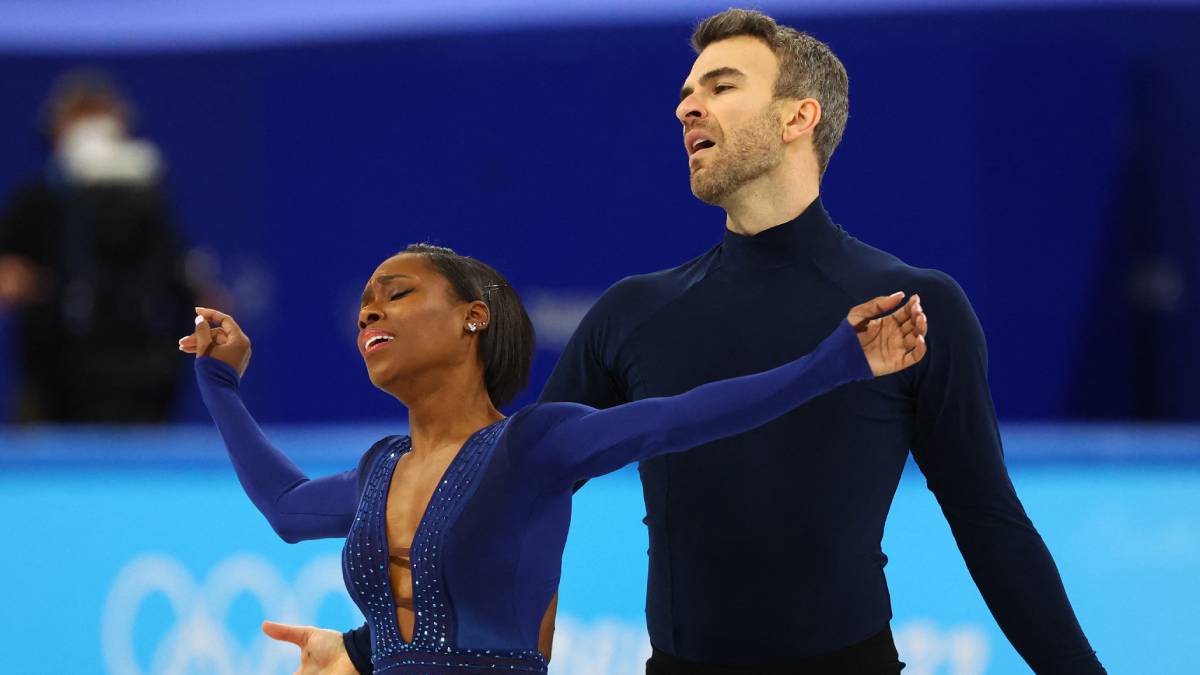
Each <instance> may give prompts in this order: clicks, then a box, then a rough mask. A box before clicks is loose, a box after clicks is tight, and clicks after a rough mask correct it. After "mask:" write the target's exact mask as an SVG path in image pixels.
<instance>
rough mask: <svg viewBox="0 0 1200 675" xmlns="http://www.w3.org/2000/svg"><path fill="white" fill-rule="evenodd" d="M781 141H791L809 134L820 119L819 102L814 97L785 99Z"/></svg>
mask: <svg viewBox="0 0 1200 675" xmlns="http://www.w3.org/2000/svg"><path fill="white" fill-rule="evenodd" d="M785 103H786V105H785V107H784V113H785V114H786V115H787V117H786V118H785V119H784V121H783V142H784V143H791V142H793V141H795V140H797V139H800V138H803V137H804V136H811V135H812V133H813V130H814V129H816V128H817V123H818V122H820V121H821V104H820V103H819V102H817V99H815V98H803V99H785Z"/></svg>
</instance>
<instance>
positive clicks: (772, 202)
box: [722, 176, 821, 237]
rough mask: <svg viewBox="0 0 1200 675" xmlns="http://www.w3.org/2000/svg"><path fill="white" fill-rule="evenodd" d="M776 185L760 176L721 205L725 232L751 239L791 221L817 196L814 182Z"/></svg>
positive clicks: (818, 193)
mask: <svg viewBox="0 0 1200 675" xmlns="http://www.w3.org/2000/svg"><path fill="white" fill-rule="evenodd" d="M779 182H780V181H778V180H772V177H770V176H763V177H762V178H761V179H759V180H757V181H754V182H752V183H750V184H748V185H746V186H744V187H743V188H742V189H740V190H738V191H737V194H734V195H732V196H730V198H729V199H728V200H727V201H726V203H724V204H722V207H723V208H724V209H725V229H727V230H729V231H731V232H735V233H737V234H741V235H745V236H748V237H752V236H754V235H756V234H758V233H759V232H762V231H763V230H767V229H770V228H772V227H775V226H776V225H781V224H783V223H786V222H788V221H789V220H792V219H793V218H795V217H796V216H798V215H800V214H801V213H803V212H804V210H805V209H807V208H808V207H809V206H810V205H811V204H812V203H813V202H814V201H816V199H817V197H819V196H821V187H820V184H819V183H818V182H817V181H794V180H787V181H786V183H785V184H784V185H779V184H778V183H779Z"/></svg>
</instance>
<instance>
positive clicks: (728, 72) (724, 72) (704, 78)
mask: <svg viewBox="0 0 1200 675" xmlns="http://www.w3.org/2000/svg"><path fill="white" fill-rule="evenodd" d="M719 77H746V74H745V73H743V72H742V71H740V70H738V69H737V68H734V67H733V66H721V67H720V68H713V69H712V70H710V71H708V72H707V73H705V74H703V75H701V76H700V79H699V82H700V84H701V85H705V84H708V83H709V82H712V81H713V80H715V79H717V78H719ZM693 91H695V90H694V89H692V88H691V87H689V86H684V88H683V89H680V90H679V100H680V101H682V100H683V99H685V98H687V97H689V96H691V95H692V92H693Z"/></svg>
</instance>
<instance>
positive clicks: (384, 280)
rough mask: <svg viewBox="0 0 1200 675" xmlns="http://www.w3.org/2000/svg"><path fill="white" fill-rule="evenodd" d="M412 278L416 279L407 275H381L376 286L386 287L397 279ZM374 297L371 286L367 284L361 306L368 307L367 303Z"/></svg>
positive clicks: (377, 278) (376, 281)
mask: <svg viewBox="0 0 1200 675" xmlns="http://www.w3.org/2000/svg"><path fill="white" fill-rule="evenodd" d="M412 278H414V277H411V276H409V275H407V274H381V275H379V276H377V277H375V285H376V286H386V285H387V284H390V283H392V282H393V281H395V280H397V279H412ZM373 297H374V294H373V293H372V292H371V284H370V283H367V287H366V288H364V289H363V294H362V299H361V304H362V305H366V304H367V302H368V301H369V300H371V299H372V298H373Z"/></svg>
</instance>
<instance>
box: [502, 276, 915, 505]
mask: <svg viewBox="0 0 1200 675" xmlns="http://www.w3.org/2000/svg"><path fill="white" fill-rule="evenodd" d="M901 299H902V294H895V295H892V296H888V297H883V298H876V299H875V300H872V301H870V302H867V303H864V304H862V305H859V306H857V307H855V308H854V309H852V310H851V311H850V314H849V316H848V317H847V320H846V321H844V322H842V323H841V324H839V326H838V328H837V329H836V330H834V332H833V333H832V334H831V335H830V336H829V337H827V338H826V339H825V340H823V341H822V342H821V344H819V345H818V346H817V348H816V349H814V350H813V351H812V352H811V353H810V354H807V355H805V356H802V357H800V358H799V359H796V360H795V361H791V362H789V363H786V364H784V365H782V366H779V367H778V368H773V369H771V370H768V371H765V372H761V373H756V374H753V375H746V376H743V377H735V378H730V379H727V380H720V381H718V382H711V383H708V384H705V385H701V386H699V387H696V388H695V389H692V390H691V391H688V392H685V393H683V394H680V395H678V396H668V397H661V398H648V399H642V400H640V401H634V402H632V403H626V404H624V405H619V406H615V407H612V408H607V409H604V410H596V409H594V408H589V407H587V406H584V405H579V404H573V403H548V404H542V405H539V406H536V407H534V408H532V409H530V410H529V411H528V413H527V417H528V418H529V419H527V420H526V421H523V422H522V425H521V426H522V427H523V428H528V429H530V431H531V432H533V433H537V430H538V429H545V432H544V433H541V434H540V438H537V439H536V440H534V441H533V442H532V443H530V445H529V448H530V450H529V454H528V455H527V456H528V458H529V459H530V460H531V461H529V462H528V470H529V471H530V472H532V473H534V474H541V475H542V476H543V477H544V478H545V479H546V480H549V481H551V482H554V483H564V484H570V483H573V482H574V481H577V480H580V479H583V478H588V477H592V476H599V475H602V474H605V473H608V472H610V471H614V470H616V469H618V468H620V467H622V466H624V465H626V464H629V463H631V462H635V461H638V460H642V459H646V458H649V457H653V456H655V455H661V454H666V453H670V452H679V451H682V450H687V449H689V448H693V447H696V446H699V445H703V444H705V443H709V442H712V441H715V440H719V439H721V438H726V437H728V436H733V435H735V434H739V433H743V432H746V431H749V430H751V429H754V428H757V427H759V426H762V425H763V424H765V423H767V422H769V421H771V420H773V419H775V418H777V417H779V416H781V415H783V414H784V413H787V412H789V411H791V410H793V409H795V408H796V407H798V406H800V405H801V404H803V403H804V402H806V401H808V400H809V399H812V398H814V397H816V396H819V395H821V394H823V393H825V392H827V391H829V390H831V389H833V388H835V387H837V386H839V385H842V384H845V383H847V382H851V381H854V380H863V379H870V378H871V377H873V376H878V375H886V374H889V373H893V372H896V371H898V370H901V369H903V368H907V367H908V366H911V365H912V364H914V363H916V362H917V361H920V360H921V358H922V357H923V356H924V354H925V341H924V335H925V331H926V328H927V320H926V318H925V314H924V312H923V311H922V310H921V305H920V298H918V297H917V296H913V297H912V298H910V299H909V302H908V303H906V304H904V306H902V307H900V308H899V309H896V311H894V312H892V313H891V314H889V315H887V316H883V317H879V316H878V315H879V314H882V313H884V312H888V311H891V310H893V309H895V308H896V307H897V305H899V303H900V301H901ZM873 317H874V318H873ZM531 435H532V434H531Z"/></svg>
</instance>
